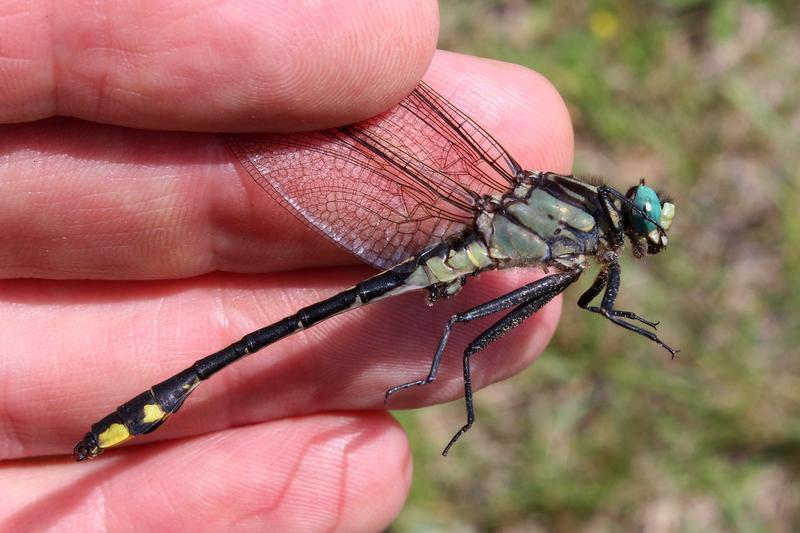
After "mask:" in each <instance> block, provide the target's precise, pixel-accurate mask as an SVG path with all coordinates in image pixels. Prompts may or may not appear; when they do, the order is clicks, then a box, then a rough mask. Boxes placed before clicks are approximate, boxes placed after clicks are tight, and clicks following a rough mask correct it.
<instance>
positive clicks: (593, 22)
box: [589, 10, 619, 39]
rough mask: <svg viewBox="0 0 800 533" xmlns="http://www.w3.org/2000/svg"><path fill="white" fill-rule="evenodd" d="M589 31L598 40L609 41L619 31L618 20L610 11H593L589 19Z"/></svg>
mask: <svg viewBox="0 0 800 533" xmlns="http://www.w3.org/2000/svg"><path fill="white" fill-rule="evenodd" d="M589 29H590V30H591V31H592V35H594V36H595V37H596V38H598V39H611V38H612V37H614V36H615V35H616V34H617V29H619V19H618V18H617V17H616V15H614V14H613V13H611V12H610V11H605V10H602V11H595V12H594V13H592V14H591V16H590V17H589Z"/></svg>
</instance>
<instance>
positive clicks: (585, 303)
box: [578, 269, 658, 329]
mask: <svg viewBox="0 0 800 533" xmlns="http://www.w3.org/2000/svg"><path fill="white" fill-rule="evenodd" d="M606 283H608V271H607V270H606V269H603V270H601V271H600V273H599V274H598V275H597V277H596V278H595V280H594V282H593V283H592V286H591V287H589V288H588V289H587V290H586V292H584V293H583V294H582V295H581V297H580V298H578V307H580V308H582V309H586V310H587V311H591V312H593V313H602V311H601V310H600V308H599V307H596V306H594V305H589V302H591V301H592V300H594V299H595V297H597V295H598V294H600V293H601V292H602V291H603V289H604V288H605V286H606ZM610 313H611V314H612V315H613V316H615V317H620V318H627V319H629V320H636V321H639V322H641V323H642V324H646V325H648V326H650V327H651V328H653V329H656V326H658V322H651V321H649V320H647V319H646V318H643V317H640V316H639V315H637V314H636V313H633V312H631V311H618V310H616V309H612V310H611V311H610Z"/></svg>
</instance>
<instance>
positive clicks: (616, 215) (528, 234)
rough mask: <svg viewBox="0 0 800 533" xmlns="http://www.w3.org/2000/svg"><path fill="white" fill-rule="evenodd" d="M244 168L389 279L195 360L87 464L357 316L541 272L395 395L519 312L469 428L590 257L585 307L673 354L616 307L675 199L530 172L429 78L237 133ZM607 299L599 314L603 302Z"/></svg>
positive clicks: (459, 319)
mask: <svg viewBox="0 0 800 533" xmlns="http://www.w3.org/2000/svg"><path fill="white" fill-rule="evenodd" d="M224 139H225V141H226V142H227V144H228V146H229V147H230V149H231V151H232V152H233V154H235V156H236V158H237V159H238V161H239V163H240V164H241V165H242V166H243V167H244V169H245V170H246V171H247V172H248V173H249V174H250V176H251V177H252V178H253V179H254V180H255V182H256V183H258V184H259V185H260V186H261V187H262V188H263V189H264V190H265V191H266V192H267V193H269V194H270V195H271V196H272V197H273V198H274V199H276V200H277V201H278V202H280V203H281V204H283V205H284V206H285V207H286V208H287V209H289V211H290V212H292V213H293V214H294V215H296V216H297V217H299V218H300V219H301V220H302V221H303V222H305V223H306V224H307V225H308V226H310V227H311V228H313V229H314V230H316V231H318V232H320V233H322V234H323V235H325V236H327V237H328V238H330V239H331V240H333V242H335V243H336V244H338V245H339V246H341V247H342V248H344V249H346V250H348V251H350V252H352V253H354V254H355V255H357V256H358V257H360V258H361V259H362V260H364V261H365V262H367V263H369V264H371V265H373V266H375V267H377V268H379V269H381V270H382V272H381V273H379V274H377V275H375V276H373V277H371V278H368V279H366V280H364V281H362V282H360V283H358V284H357V285H355V286H354V287H351V288H349V289H347V290H344V291H342V292H340V293H338V294H336V295H334V296H331V297H330V298H327V299H325V300H322V301H319V302H317V303H315V304H313V305H309V306H308V307H304V308H302V309H300V310H299V311H297V312H296V313H294V314H292V315H290V316H287V317H286V318H284V319H282V320H279V321H277V322H275V323H273V324H270V325H268V326H266V327H263V328H261V329H258V330H256V331H253V332H251V333H249V334H247V335H245V336H244V337H242V338H241V339H240V340H239V341H237V342H235V343H233V344H231V345H230V346H228V347H226V348H223V349H221V350H219V351H217V352H215V353H213V354H211V355H208V356H206V357H204V358H202V359H199V360H197V361H196V362H195V363H193V364H192V365H191V366H189V367H188V368H186V369H184V370H182V371H180V372H178V373H177V374H175V375H174V376H172V377H170V378H168V379H166V380H164V381H162V382H160V383H158V384H156V385H153V386H152V387H150V388H149V389H147V390H146V391H144V392H142V393H141V394H139V395H137V396H135V397H134V398H132V399H131V400H129V401H127V402H125V403H123V404H122V405H120V406H119V407H118V408H117V409H116V410H115V411H114V412H112V413H111V414H109V415H107V416H105V417H104V418H102V419H100V420H99V421H98V422H96V423H95V424H93V425H92V426H91V429H90V431H89V432H88V433H86V434H85V436H84V437H83V438H82V439H81V440H80V441H79V442H78V443H77V444H76V445H75V447H74V449H73V456H74V458H75V459H76V460H78V461H83V460H86V459H90V458H93V457H96V456H98V455H100V454H101V453H102V452H103V451H104V450H106V449H108V448H112V447H114V446H118V445H119V444H121V443H123V442H125V441H127V440H129V439H131V438H132V437H135V436H138V435H143V434H147V433H150V432H152V431H154V430H156V429H157V428H158V427H160V426H161V424H163V423H164V421H165V420H166V419H167V418H168V417H169V416H170V415H172V414H174V413H175V412H177V411H178V410H179V409H180V407H181V406H182V405H183V403H184V401H185V400H186V399H187V397H188V396H189V395H190V394H191V393H192V392H193V391H194V390H195V388H197V386H198V385H199V384H200V383H201V382H203V381H205V380H207V379H209V378H210V377H211V376H213V375H214V374H216V373H217V372H219V371H220V370H222V369H224V368H226V367H228V366H229V365H231V364H233V363H234V362H236V361H238V360H240V359H241V358H243V357H245V356H247V355H249V354H252V353H254V352H256V351H259V350H261V349H262V348H265V347H267V346H269V345H271V344H273V343H275V342H277V341H279V340H280V339H283V338H285V337H287V336H289V335H292V334H294V333H297V332H300V331H302V330H305V329H307V328H310V327H312V326H314V325H315V324H318V323H320V322H321V321H323V320H326V319H328V318H331V317H333V316H335V315H337V314H340V313H344V312H346V311H349V310H351V309H355V308H359V307H362V306H364V305H366V304H368V303H371V302H374V301H377V300H381V299H383V298H387V297H390V296H395V295H398V294H402V293H405V292H408V291H412V290H422V291H426V292H427V298H428V300H429V302H430V303H431V304H433V303H434V302H436V301H438V300H441V299H443V298H450V297H452V296H455V295H456V294H457V293H458V292H459V291H460V290H461V288H462V287H463V286H464V284H465V283H466V281H467V279H468V278H471V277H475V276H477V275H478V274H480V273H482V272H486V271H491V270H500V269H506V268H531V267H538V268H541V269H543V270H544V272H545V273H546V274H547V275H546V276H545V277H543V278H541V279H539V280H537V281H534V282H532V283H529V284H527V285H524V286H522V287H519V288H517V289H515V290H513V291H511V292H509V293H507V294H505V295H502V296H500V297H498V298H495V299H492V300H490V301H488V302H485V303H483V304H480V305H478V306H476V307H473V308H471V309H468V310H466V311H464V312H460V313H457V314H454V315H453V316H451V317H450V319H449V320H448V321H447V323H446V324H445V326H444V331H443V333H442V335H441V338H440V341H439V343H438V346H437V347H436V350H435V352H434V354H433V358H432V360H431V365H430V369H429V371H428V373H427V375H426V376H425V377H424V378H421V379H417V380H414V381H409V382H407V383H403V384H401V385H397V386H395V387H392V388H390V389H388V390H387V391H386V394H385V397H384V400H385V402H386V404H387V405H388V402H389V398H390V397H391V396H392V395H394V394H396V393H398V392H400V391H402V390H405V389H409V388H412V387H419V386H424V385H429V384H431V383H433V382H434V381H435V380H436V377H437V374H438V372H439V368H440V365H441V363H442V356H443V353H444V351H445V347H446V345H447V340H448V337H449V335H450V332H451V330H452V329H453V328H454V327H455V326H456V324H461V323H466V322H470V321H473V320H476V319H480V318H483V317H487V316H489V315H496V314H499V313H503V312H505V314H504V315H502V316H501V318H499V319H498V320H497V321H496V322H495V323H494V324H492V325H491V326H489V327H488V328H487V329H486V330H485V331H483V333H481V334H480V335H478V336H477V337H476V338H475V339H474V340H473V341H472V342H471V343H469V345H468V346H467V347H466V349H465V350H464V352H463V356H462V365H463V376H464V377H463V381H464V401H465V404H466V412H467V416H466V423H465V424H464V425H463V426H462V427H461V428H460V429H459V430H458V431H457V432H456V433H455V435H453V437H452V439H451V440H450V442H449V443H448V444H447V446H446V447H445V449H444V451H443V452H442V453H443V455H447V453H448V452H449V450H450V448H451V447H452V446H453V444H455V442H456V441H457V440H458V439H459V437H461V436H462V435H463V434H464V433H465V432H466V431H467V430H469V429H470V427H471V426H472V425H473V423H474V421H475V412H474V407H473V393H472V374H471V371H470V358H471V357H472V356H474V355H475V354H477V353H479V352H480V351H481V350H483V349H484V348H485V347H486V346H487V345H489V344H490V343H492V342H494V341H495V340H497V339H498V338H500V337H502V336H503V335H505V334H506V333H508V332H509V331H511V330H512V329H513V328H514V327H516V326H518V325H519V324H520V323H522V322H523V321H524V320H526V319H527V318H529V317H530V316H531V315H533V314H534V313H536V312H537V311H538V310H539V309H541V308H542V307H543V306H544V305H545V304H546V303H548V302H549V301H550V300H552V299H553V298H554V297H556V296H557V295H558V294H560V293H562V292H563V291H564V290H565V289H566V288H567V287H569V286H570V285H572V284H573V283H575V282H576V281H577V280H578V278H579V277H580V276H581V274H582V273H583V271H584V270H586V269H587V268H589V267H590V266H591V261H590V260H591V259H592V258H593V259H594V262H595V263H597V264H598V265H599V267H600V268H599V270H600V272H599V274H598V275H597V277H596V278H595V280H594V282H593V283H592V284H591V286H590V287H589V288H588V290H586V291H585V292H584V293H583V294H582V295H581V296H580V297H579V298H578V302H577V303H578V306H580V307H581V308H583V309H586V310H587V311H590V312H592V313H596V314H599V315H601V316H602V317H603V318H605V319H607V320H609V321H611V322H612V323H614V324H616V325H617V326H619V327H622V328H624V329H626V330H630V331H632V332H634V333H637V334H638V335H641V336H642V337H645V338H647V339H649V340H650V341H652V342H654V343H656V344H657V345H659V346H661V347H663V348H664V349H665V350H667V351H668V352H669V353H670V355H671V356H672V357H674V356H675V354H676V353H677V351H678V350H675V349H673V348H672V347H670V346H669V345H668V344H666V343H665V342H663V341H662V340H661V339H660V338H659V337H658V336H657V335H656V326H657V324H658V323H657V322H652V321H650V320H647V319H645V318H643V317H641V316H639V315H638V314H636V313H634V312H631V311H623V310H619V309H617V308H616V307H615V302H616V299H617V295H618V293H619V289H620V279H621V272H620V264H619V257H620V253H621V251H622V249H623V247H624V246H625V244H626V239H627V242H629V243H630V245H631V249H632V253H633V256H634V257H636V258H642V257H645V256H648V255H654V254H658V253H659V252H661V251H662V250H664V249H665V248H666V246H667V243H668V239H667V232H668V230H669V229H670V226H671V224H672V220H673V218H674V215H675V205H674V204H673V203H672V201H670V200H669V199H668V198H667V197H665V196H663V195H660V194H659V193H657V192H656V191H655V190H654V189H652V188H650V187H648V186H647V185H645V182H644V180H641V181H640V183H639V184H638V185H635V186H633V187H631V188H630V189H628V191H627V192H626V193H625V194H623V193H621V192H620V191H618V190H616V189H614V188H612V187H610V186H608V185H604V184H603V183H601V182H599V181H595V180H589V179H582V178H580V177H578V176H574V175H562V174H557V173H554V172H548V171H538V170H525V169H523V168H522V167H521V166H520V165H519V164H518V163H517V162H516V160H515V159H514V158H513V157H512V156H511V155H510V154H509V153H508V152H507V151H506V150H505V149H503V147H502V146H501V145H500V143H499V142H498V141H497V140H496V139H495V138H494V137H492V136H491V135H490V134H489V133H488V132H487V131H486V130H484V129H483V128H482V127H481V126H480V125H478V124H477V123H476V122H475V121H473V120H472V119H470V118H469V117H468V116H467V115H466V114H465V113H464V112H462V111H461V110H460V109H458V108H457V107H456V106H454V105H453V104H452V103H450V102H449V101H448V100H447V99H445V98H444V97H443V96H441V95H440V94H439V93H437V92H436V91H435V90H434V89H433V88H431V87H430V86H429V85H427V84H425V83H424V82H423V83H420V84H419V85H418V86H417V87H416V88H415V89H414V90H413V92H411V94H410V95H409V96H407V97H406V98H405V99H404V100H402V101H401V102H400V103H399V104H398V105H397V106H396V107H395V108H393V109H391V110H389V111H388V112H386V113H384V114H382V115H378V116H377V117H374V118H371V119H368V120H366V121H364V122H360V123H357V124H353V125H348V126H343V127H339V128H335V129H329V130H324V131H316V132H305V133H291V134H267V133H256V134H247V133H240V134H225V135H224ZM601 293H603V296H602V298H601V299H600V302H599V305H592V301H594V300H595V298H597V297H598V296H599V295H600V294H601Z"/></svg>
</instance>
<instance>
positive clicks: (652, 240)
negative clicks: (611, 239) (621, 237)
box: [625, 180, 675, 257]
mask: <svg viewBox="0 0 800 533" xmlns="http://www.w3.org/2000/svg"><path fill="white" fill-rule="evenodd" d="M625 196H626V197H627V198H628V200H629V202H630V203H629V205H628V206H627V209H626V217H627V224H625V226H626V227H625V233H626V234H627V235H628V238H629V239H630V240H631V243H632V244H633V253H634V255H635V256H636V257H642V256H644V255H645V254H651V255H652V254H657V253H658V252H660V251H661V250H663V249H664V248H666V247H667V243H668V239H667V232H668V231H669V228H670V226H671V225H672V219H673V217H674V216H675V204H673V203H672V202H670V201H669V200H668V199H666V198H665V199H663V200H662V199H660V198H659V197H658V194H657V193H656V191H654V190H653V189H651V188H650V187H648V186H646V185H645V184H644V180H642V181H641V182H640V183H639V185H636V186H634V187H631V188H630V189H628V192H627V194H626V195H625Z"/></svg>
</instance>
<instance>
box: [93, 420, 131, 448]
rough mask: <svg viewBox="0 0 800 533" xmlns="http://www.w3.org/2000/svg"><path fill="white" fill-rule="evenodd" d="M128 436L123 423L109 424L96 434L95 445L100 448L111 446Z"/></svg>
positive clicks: (121, 441)
mask: <svg viewBox="0 0 800 533" xmlns="http://www.w3.org/2000/svg"><path fill="white" fill-rule="evenodd" d="M129 438H131V434H130V432H129V431H128V428H126V427H125V425H124V424H111V425H110V426H108V429H106V430H105V431H103V432H102V433H100V434H99V435H97V445H98V446H99V447H100V448H111V447H112V446H116V445H117V444H121V443H123V442H125V441H126V440H128V439H129Z"/></svg>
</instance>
